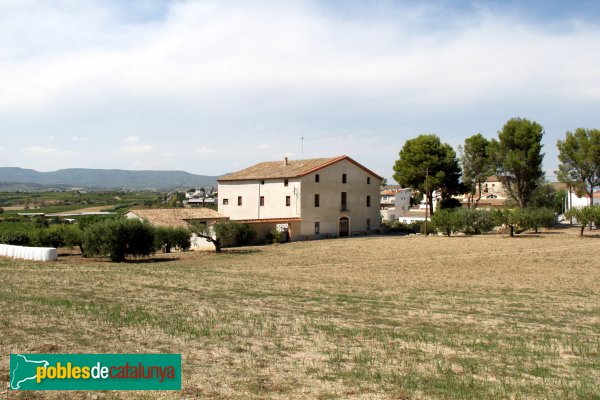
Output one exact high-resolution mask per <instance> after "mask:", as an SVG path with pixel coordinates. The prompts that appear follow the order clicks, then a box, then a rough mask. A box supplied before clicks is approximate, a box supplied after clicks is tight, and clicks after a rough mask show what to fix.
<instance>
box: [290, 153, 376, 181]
mask: <svg viewBox="0 0 600 400" xmlns="http://www.w3.org/2000/svg"><path fill="white" fill-rule="evenodd" d="M342 160H348V161H350V162H351V163H352V164H354V165H356V166H357V167H359V168H360V169H362V170H363V171H365V172H367V173H369V174H371V175H373V176H374V177H376V178H379V179H383V177H381V176H379V175H378V174H376V173H375V172H373V171H371V170H370V169H369V168H367V167H365V166H364V165H362V164H359V163H358V162H357V161H354V160H353V159H352V158H350V157H348V156H340V157H338V158H335V159H333V160H330V161H328V162H326V163H325V164H322V165H319V166H318V167H315V168H312V169H309V170H307V171H304V172H302V173H301V174H299V175H298V176H306V175H308V174H311V173H313V172H316V171H319V170H321V169H323V168H325V167H328V166H330V165H332V164H335V163H337V162H340V161H342Z"/></svg>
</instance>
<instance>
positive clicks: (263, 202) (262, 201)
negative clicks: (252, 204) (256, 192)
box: [260, 196, 265, 207]
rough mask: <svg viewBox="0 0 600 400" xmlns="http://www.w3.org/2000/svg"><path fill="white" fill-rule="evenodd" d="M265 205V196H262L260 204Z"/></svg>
mask: <svg viewBox="0 0 600 400" xmlns="http://www.w3.org/2000/svg"><path fill="white" fill-rule="evenodd" d="M264 205H265V196H260V206H261V207H262V206H264Z"/></svg>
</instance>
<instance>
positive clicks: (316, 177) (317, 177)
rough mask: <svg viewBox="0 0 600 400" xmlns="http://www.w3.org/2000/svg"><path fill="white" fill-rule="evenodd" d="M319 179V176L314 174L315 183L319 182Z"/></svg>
mask: <svg viewBox="0 0 600 400" xmlns="http://www.w3.org/2000/svg"><path fill="white" fill-rule="evenodd" d="M320 178H321V177H320V176H319V174H315V182H320V180H319V179H320Z"/></svg>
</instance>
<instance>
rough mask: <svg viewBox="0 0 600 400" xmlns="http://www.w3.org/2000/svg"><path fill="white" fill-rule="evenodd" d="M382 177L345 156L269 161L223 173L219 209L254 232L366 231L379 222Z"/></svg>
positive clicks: (295, 236)
mask: <svg viewBox="0 0 600 400" xmlns="http://www.w3.org/2000/svg"><path fill="white" fill-rule="evenodd" d="M381 180H382V177H380V176H379V175H377V174H376V173H374V172H373V171H371V170H369V169H368V168H366V167H364V166H363V165H361V164H359V163H358V162H356V161H354V160H353V159H352V158H350V157H348V156H339V157H332V158H314V159H308V160H288V158H287V157H285V158H284V159H283V161H269V162H262V163H259V164H256V165H253V166H251V167H249V168H246V169H243V170H241V171H238V172H234V173H232V174H229V175H226V176H223V177H221V178H220V179H219V180H218V183H219V190H218V191H219V206H218V207H219V212H221V213H223V214H225V215H227V216H228V217H229V218H230V219H231V220H235V221H240V222H245V223H248V224H252V225H253V227H254V228H255V229H256V231H257V233H258V238H259V239H260V238H264V237H265V236H266V235H267V233H268V232H270V231H271V230H273V229H278V230H279V231H281V232H282V233H283V237H284V238H286V239H287V240H303V239H308V238H322V237H330V236H341V237H343V236H349V235H358V234H366V233H367V232H370V231H374V230H377V229H379V227H380V217H379V187H380V184H381Z"/></svg>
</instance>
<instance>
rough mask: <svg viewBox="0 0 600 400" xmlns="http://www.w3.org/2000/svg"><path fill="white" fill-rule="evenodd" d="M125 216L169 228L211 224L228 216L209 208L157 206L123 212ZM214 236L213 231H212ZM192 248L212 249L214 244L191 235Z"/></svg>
mask: <svg viewBox="0 0 600 400" xmlns="http://www.w3.org/2000/svg"><path fill="white" fill-rule="evenodd" d="M125 216H126V217H127V218H134V219H139V220H143V221H147V222H148V223H150V224H152V225H154V226H166V227H170V228H189V223H190V222H198V223H200V224H205V225H207V226H211V225H213V224H214V223H216V222H219V221H225V220H227V219H228V218H227V217H226V216H224V215H222V214H220V213H218V212H216V211H215V210H212V209H210V208H194V209H191V208H157V209H140V210H131V211H129V212H127V213H126V214H125ZM213 237H214V233H213ZM192 249H193V250H214V249H215V246H214V245H213V244H212V243H210V242H208V241H207V240H206V239H203V238H199V237H197V236H196V235H195V234H193V235H192Z"/></svg>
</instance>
